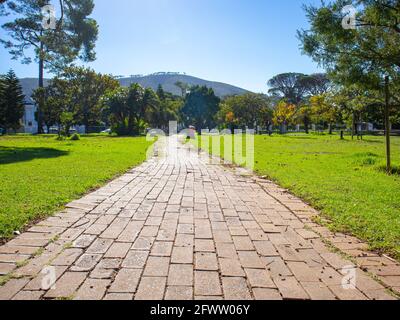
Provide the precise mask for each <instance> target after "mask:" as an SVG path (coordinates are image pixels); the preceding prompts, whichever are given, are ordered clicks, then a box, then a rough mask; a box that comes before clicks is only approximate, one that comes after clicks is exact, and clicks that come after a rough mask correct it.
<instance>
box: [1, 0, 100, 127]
mask: <svg viewBox="0 0 400 320" xmlns="http://www.w3.org/2000/svg"><path fill="white" fill-rule="evenodd" d="M49 4H50V1H49V0H38V1H32V0H13V1H8V2H7V3H6V4H5V8H6V12H7V13H12V15H10V16H13V17H16V18H15V19H14V20H12V21H9V22H7V23H5V24H3V26H2V28H3V29H4V30H5V31H6V32H7V34H8V38H3V39H0V42H1V43H2V44H3V45H4V46H5V48H6V49H8V51H9V53H10V54H11V56H12V58H13V59H21V60H22V63H27V64H28V63H31V62H32V57H30V56H29V54H31V52H32V50H31V49H33V52H34V58H35V60H36V61H37V62H38V64H39V87H40V88H43V87H44V69H50V71H59V70H61V69H62V68H64V67H65V66H67V65H69V64H71V63H72V62H73V61H74V60H76V59H77V58H79V59H81V60H83V61H93V60H95V53H94V47H95V41H96V40H97V34H98V26H97V23H96V21H95V20H93V19H91V18H89V16H90V15H91V13H92V11H93V8H94V3H93V0H59V7H60V10H61V14H60V17H59V18H58V19H57V18H55V17H54V19H53V17H48V16H47V15H46V18H49V19H48V20H46V21H45V22H49V21H50V22H51V21H52V20H54V25H53V26H50V25H48V26H47V25H45V24H44V23H43V19H44V16H43V14H42V10H43V7H44V6H46V5H49ZM41 107H42V106H40V105H39V110H38V123H39V133H42V115H41Z"/></svg>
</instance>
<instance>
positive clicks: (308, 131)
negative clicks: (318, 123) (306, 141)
mask: <svg viewBox="0 0 400 320" xmlns="http://www.w3.org/2000/svg"><path fill="white" fill-rule="evenodd" d="M304 130H305V131H306V134H309V133H310V128H309V123H308V119H307V120H304Z"/></svg>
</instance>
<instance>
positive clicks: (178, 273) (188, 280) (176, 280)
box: [168, 264, 193, 286]
mask: <svg viewBox="0 0 400 320" xmlns="http://www.w3.org/2000/svg"><path fill="white" fill-rule="evenodd" d="M168 285H169V286H193V266H192V265H189V264H172V265H171V266H170V268H169V274H168Z"/></svg>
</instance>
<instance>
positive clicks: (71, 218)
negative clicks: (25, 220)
mask: <svg viewBox="0 0 400 320" xmlns="http://www.w3.org/2000/svg"><path fill="white" fill-rule="evenodd" d="M159 152H160V153H163V150H162V149H161V148H160V150H159ZM315 215H318V212H316V211H315V210H313V209H312V208H310V207H308V206H307V205H306V204H304V203H303V202H301V201H300V200H299V199H297V198H295V197H293V196H291V195H290V194H288V193H287V192H286V191H285V190H283V189H280V188H279V187H277V186H276V185H275V184H273V183H271V182H268V181H265V180H262V179H259V178H257V177H255V176H251V175H250V176H249V175H247V176H243V175H241V174H239V173H237V172H234V171H233V170H232V169H228V168H225V167H223V166H221V165H218V164H215V163H214V164H209V163H208V162H207V161H206V160H205V159H204V158H201V157H199V156H197V154H194V153H189V152H188V147H187V146H186V147H184V146H180V147H179V148H178V149H177V150H175V151H173V152H171V153H170V154H169V155H167V156H165V157H163V158H162V159H156V158H155V159H153V160H150V161H148V162H146V163H144V164H143V165H141V166H139V167H137V168H135V169H133V170H131V171H130V172H128V173H127V174H125V175H123V176H121V177H120V178H118V179H116V180H114V181H112V182H110V183H109V184H107V185H106V186H105V187H103V188H101V189H99V190H97V191H95V192H93V193H91V194H89V195H87V196H85V197H83V198H82V199H80V200H78V201H74V202H72V203H70V204H69V205H68V206H67V208H66V209H65V210H64V211H63V212H61V213H58V214H56V215H55V216H54V217H51V218H48V219H46V220H45V221H43V222H41V223H39V224H37V225H35V226H34V227H32V228H30V229H29V230H28V231H27V232H26V233H23V234H22V235H20V236H18V237H16V238H15V239H14V240H12V241H10V242H9V243H8V244H6V245H4V246H2V247H0V275H5V276H4V277H3V280H5V281H3V282H5V284H4V285H3V286H2V287H0V299H30V300H37V299H72V298H74V299H96V300H97V299H106V300H113V299H127V300H131V299H138V300H140V299H167V300H174V299H199V300H202V299H204V300H206V299H213V300H216V299H228V300H231V299H237V300H244V299H261V300H264V299H345V300H352V299H357V300H358V299H395V297H394V296H393V292H397V293H399V292H400V266H399V264H397V263H396V262H394V261H393V260H391V259H389V258H387V257H379V256H377V255H375V254H373V253H370V252H366V251H365V249H366V246H365V244H363V243H362V242H360V241H358V240H357V239H355V238H353V237H348V236H345V235H341V234H333V233H331V232H330V231H329V230H327V229H326V228H323V227H320V226H318V225H316V224H314V223H312V220H311V219H312V217H313V216H315ZM327 243H329V244H330V245H329V246H328V245H327ZM333 249H335V251H333ZM338 250H341V252H342V253H346V254H347V257H349V259H350V258H351V261H350V260H346V259H345V258H343V255H341V254H340V253H338ZM352 265H356V266H357V267H356V269H355V270H356V288H353V289H345V288H344V287H343V285H342V282H343V277H344V276H343V274H341V273H342V272H343V271H346V269H344V270H343V268H346V267H347V268H349V266H352ZM49 266H50V268H49ZM348 271H351V270H348ZM366 271H367V272H368V273H367V272H366ZM371 274H372V275H374V277H375V278H376V279H378V280H379V282H378V281H375V280H373V278H372V277H371V276H370V275H371ZM54 280H56V283H55V286H54V287H52V288H50V289H49V290H45V289H47V287H49V286H51V284H52V282H54ZM345 284H346V283H345ZM387 289H390V290H391V292H389V290H387Z"/></svg>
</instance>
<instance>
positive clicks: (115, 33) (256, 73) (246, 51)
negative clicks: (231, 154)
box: [0, 0, 320, 92]
mask: <svg viewBox="0 0 400 320" xmlns="http://www.w3.org/2000/svg"><path fill="white" fill-rule="evenodd" d="M110 2H111V1H104V0H95V4H96V7H95V11H94V14H93V17H94V18H95V19H96V20H97V21H98V23H99V26H100V34H99V40H98V42H97V47H96V51H97V60H96V61H95V62H93V63H90V64H89V66H90V67H92V68H94V69H95V70H96V71H99V72H104V73H112V74H114V75H131V74H148V73H153V72H158V71H179V72H186V73H187V74H190V75H193V76H197V77H200V78H204V79H207V80H215V81H221V82H226V83H230V84H233V85H237V86H240V87H243V88H246V89H249V90H252V91H255V92H266V91H267V86H266V83H267V81H268V79H270V78H271V77H272V76H274V75H275V74H278V73H282V72H289V71H290V72H292V71H293V72H304V73H312V72H316V71H319V70H318V68H317V65H316V64H315V63H313V62H312V61H311V59H310V58H309V57H307V56H302V55H301V52H300V50H299V41H298V40H297V38H296V30H297V29H299V28H307V21H306V18H305V15H304V12H303V10H302V4H304V3H319V2H320V1H319V0H141V1H139V0H115V1H112V2H111V3H112V4H110ZM3 20H4V19H3ZM3 20H0V21H1V22H2V21H3ZM0 34H1V36H3V35H4V31H0ZM0 56H1V57H2V58H1V61H0V73H4V72H6V71H7V70H8V69H10V68H13V69H14V70H15V71H16V73H17V75H18V76H19V77H33V76H37V66H36V65H35V64H31V65H21V64H20V63H19V62H15V61H12V60H11V59H10V58H9V55H8V53H7V52H6V51H5V50H4V49H3V48H1V49H0Z"/></svg>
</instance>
